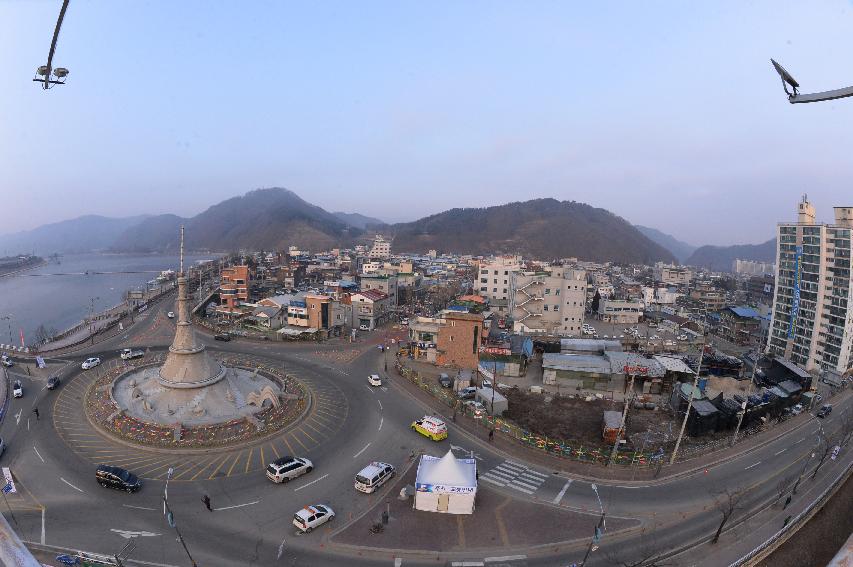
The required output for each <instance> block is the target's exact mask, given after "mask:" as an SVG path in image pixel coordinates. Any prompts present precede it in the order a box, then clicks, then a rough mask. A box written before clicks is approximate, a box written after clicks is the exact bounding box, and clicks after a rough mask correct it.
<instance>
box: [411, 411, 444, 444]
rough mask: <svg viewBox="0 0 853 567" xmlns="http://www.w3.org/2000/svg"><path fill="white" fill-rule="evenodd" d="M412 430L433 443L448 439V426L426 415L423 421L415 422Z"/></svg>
mask: <svg viewBox="0 0 853 567" xmlns="http://www.w3.org/2000/svg"><path fill="white" fill-rule="evenodd" d="M412 429H413V430H415V431H417V432H418V433H420V434H421V435H424V436H425V437H429V438H430V439H432V440H433V441H441V440H442V439H447V424H446V423H444V422H443V421H442V420H440V419H438V418H437V417H433V416H431V415H425V416H423V417H422V418H421V419H419V420H417V421H413V422H412Z"/></svg>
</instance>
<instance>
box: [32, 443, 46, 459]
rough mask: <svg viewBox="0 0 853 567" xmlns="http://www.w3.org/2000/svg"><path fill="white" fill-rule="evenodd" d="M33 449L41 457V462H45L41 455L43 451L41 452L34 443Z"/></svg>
mask: <svg viewBox="0 0 853 567" xmlns="http://www.w3.org/2000/svg"><path fill="white" fill-rule="evenodd" d="M33 451H35V452H36V455H37V456H38V458H39V459H41V462H44V457H42V456H41V453H39V450H38V449H36V446H35V445H33Z"/></svg>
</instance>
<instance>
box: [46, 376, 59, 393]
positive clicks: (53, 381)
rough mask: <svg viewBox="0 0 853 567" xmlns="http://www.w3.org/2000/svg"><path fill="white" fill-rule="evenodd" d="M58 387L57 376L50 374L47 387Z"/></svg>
mask: <svg viewBox="0 0 853 567" xmlns="http://www.w3.org/2000/svg"><path fill="white" fill-rule="evenodd" d="M58 387H59V376H51V377H50V378H48V379H47V389H48V390H56V389H57V388H58Z"/></svg>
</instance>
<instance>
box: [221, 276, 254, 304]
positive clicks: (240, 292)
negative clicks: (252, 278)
mask: <svg viewBox="0 0 853 567" xmlns="http://www.w3.org/2000/svg"><path fill="white" fill-rule="evenodd" d="M248 300H249V266H231V267H229V268H223V269H222V273H221V274H220V276H219V302H220V304H221V305H222V306H224V307H226V308H228V309H229V310H233V309H234V308H236V307H238V306H239V305H240V304H241V303H245V302H246V301H248Z"/></svg>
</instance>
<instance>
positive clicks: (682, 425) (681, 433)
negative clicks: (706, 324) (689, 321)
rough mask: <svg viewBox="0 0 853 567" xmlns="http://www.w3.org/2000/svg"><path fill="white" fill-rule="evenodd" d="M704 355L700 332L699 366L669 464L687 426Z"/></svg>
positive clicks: (675, 455)
mask: <svg viewBox="0 0 853 567" xmlns="http://www.w3.org/2000/svg"><path fill="white" fill-rule="evenodd" d="M704 356H705V334H704V333H702V351H701V352H700V353H699V367H698V368H697V369H696V377H695V378H693V387H692V388H691V389H690V397H689V398H688V399H687V411H685V412H684V420H683V421H682V422H681V430H680V431H679V432H678V439H677V440H676V441H675V449H673V450H672V455H671V456H670V458H669V464H672V463H674V462H675V458H676V457H677V456H678V448H679V447H680V446H681V438H682V437H683V436H684V429H685V428H686V427H687V419H688V418H689V417H690V409H691V408H692V407H693V394H694V393H695V392H696V389H697V388H698V387H699V373H700V372H702V357H704Z"/></svg>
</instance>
